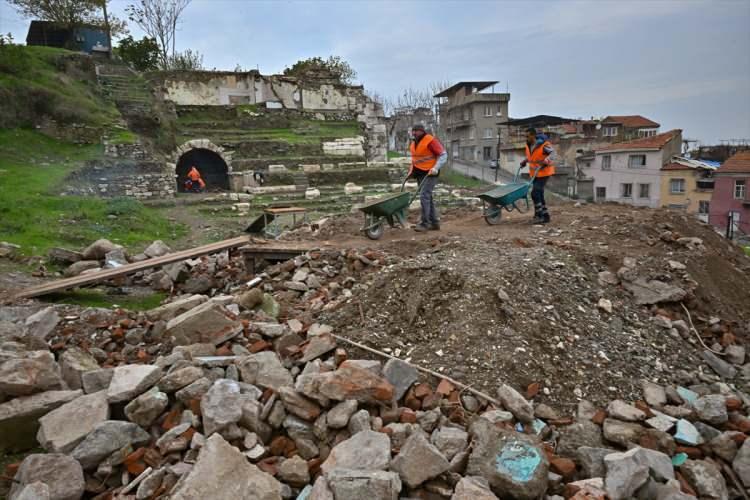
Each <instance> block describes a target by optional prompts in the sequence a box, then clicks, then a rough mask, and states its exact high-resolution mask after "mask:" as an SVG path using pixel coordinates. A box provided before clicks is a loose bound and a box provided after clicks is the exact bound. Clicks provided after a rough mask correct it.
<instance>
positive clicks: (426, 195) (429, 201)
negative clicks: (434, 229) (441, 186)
mask: <svg viewBox="0 0 750 500" xmlns="http://www.w3.org/2000/svg"><path fill="white" fill-rule="evenodd" d="M421 182H422V184H421V188H422V190H421V192H420V193H419V201H420V203H421V204H422V221H421V222H422V224H425V225H428V224H439V223H440V214H439V213H438V211H437V208H436V207H435V199H434V197H433V191H434V190H435V186H436V185H437V182H438V176H437V175H427V176H425V177H424V178H423V179H422V180H421Z"/></svg>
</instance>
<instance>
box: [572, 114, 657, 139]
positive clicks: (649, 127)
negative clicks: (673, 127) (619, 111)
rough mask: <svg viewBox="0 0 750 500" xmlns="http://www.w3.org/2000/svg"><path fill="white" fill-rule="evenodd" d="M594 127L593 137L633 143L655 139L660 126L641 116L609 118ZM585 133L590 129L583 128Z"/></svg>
mask: <svg viewBox="0 0 750 500" xmlns="http://www.w3.org/2000/svg"><path fill="white" fill-rule="evenodd" d="M598 125H599V126H598V127H597V125H594V127H593V129H594V131H593V135H592V136H593V137H597V138H602V139H610V140H612V141H613V142H624V141H632V140H634V139H642V138H644V137H653V136H655V135H657V134H658V133H659V127H660V125H659V124H658V123H656V122H655V121H652V120H649V119H648V118H644V117H643V116H641V115H626V116H608V117H606V118H604V119H603V120H601V122H599V123H598ZM582 129H583V130H584V131H586V130H587V129H588V130H590V128H589V127H582ZM584 135H586V134H584Z"/></svg>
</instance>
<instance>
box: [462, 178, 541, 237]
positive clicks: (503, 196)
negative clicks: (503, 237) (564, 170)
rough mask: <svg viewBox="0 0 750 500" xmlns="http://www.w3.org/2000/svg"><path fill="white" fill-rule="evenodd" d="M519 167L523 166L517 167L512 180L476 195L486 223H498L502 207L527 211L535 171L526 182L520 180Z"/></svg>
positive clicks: (492, 224)
mask: <svg viewBox="0 0 750 500" xmlns="http://www.w3.org/2000/svg"><path fill="white" fill-rule="evenodd" d="M521 168H523V167H519V168H518V171H517V172H516V175H515V176H514V177H513V182H511V183H509V184H503V185H502V186H497V187H496V188H494V189H492V190H491V191H487V192H485V193H482V194H480V195H479V196H477V198H479V199H480V200H482V215H483V216H484V220H485V222H487V224H489V225H491V226H494V225H496V224H499V223H500V219H501V217H502V215H503V209H505V210H507V211H508V212H512V211H513V210H517V211H518V212H520V213H522V214H523V213H526V212H528V211H529V207H530V205H529V197H528V195H529V189H530V188H531V185H532V184H533V183H534V178H535V177H536V172H534V175H533V176H531V178H530V179H529V180H528V181H527V182H520V181H519V176H520V174H521ZM537 171H538V170H537Z"/></svg>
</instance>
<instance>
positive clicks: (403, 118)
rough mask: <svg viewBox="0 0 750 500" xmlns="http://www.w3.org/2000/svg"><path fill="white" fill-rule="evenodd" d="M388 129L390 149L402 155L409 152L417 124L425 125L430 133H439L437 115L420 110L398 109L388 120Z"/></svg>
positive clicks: (425, 109)
mask: <svg viewBox="0 0 750 500" xmlns="http://www.w3.org/2000/svg"><path fill="white" fill-rule="evenodd" d="M386 122H387V127H388V149H389V150H390V151H397V152H400V153H404V154H405V153H407V152H408V151H409V142H410V141H411V128H412V126H414V125H416V124H421V125H424V127H425V129H426V130H427V131H428V132H429V133H437V130H436V128H437V124H436V123H435V114H434V113H433V112H432V109H430V108H426V107H419V108H397V109H396V110H394V112H393V114H392V115H391V116H389V117H388V118H387V119H386Z"/></svg>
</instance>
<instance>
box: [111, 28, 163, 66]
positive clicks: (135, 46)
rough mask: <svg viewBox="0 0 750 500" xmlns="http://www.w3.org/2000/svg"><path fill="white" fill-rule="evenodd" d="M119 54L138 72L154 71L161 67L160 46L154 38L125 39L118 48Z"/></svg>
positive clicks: (129, 37)
mask: <svg viewBox="0 0 750 500" xmlns="http://www.w3.org/2000/svg"><path fill="white" fill-rule="evenodd" d="M117 54H118V55H119V56H120V57H121V58H122V60H123V61H125V62H127V63H128V64H130V65H131V66H133V68H135V69H136V70H138V71H153V70H155V69H157V68H158V67H159V45H158V44H157V43H156V40H154V39H153V38H148V37H143V38H142V39H141V40H134V39H133V37H132V36H128V37H126V38H123V39H122V40H120V45H118V47H117Z"/></svg>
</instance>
